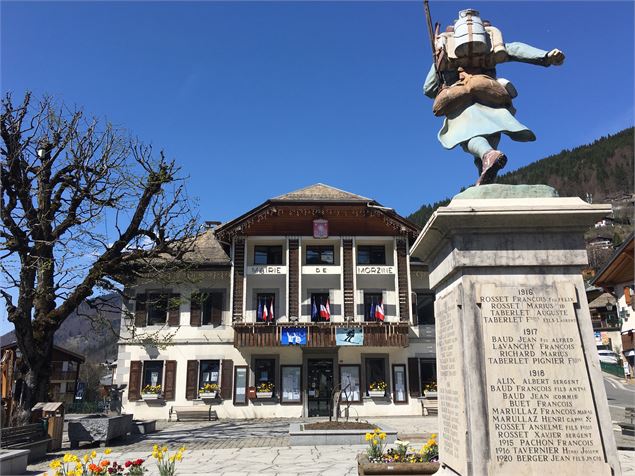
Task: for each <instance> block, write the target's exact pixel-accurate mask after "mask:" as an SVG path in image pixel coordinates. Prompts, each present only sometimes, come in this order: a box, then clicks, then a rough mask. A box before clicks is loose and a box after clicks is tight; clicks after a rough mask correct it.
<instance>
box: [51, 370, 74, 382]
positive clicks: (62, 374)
mask: <svg viewBox="0 0 635 476" xmlns="http://www.w3.org/2000/svg"><path fill="white" fill-rule="evenodd" d="M75 377H77V370H65V371H64V370H56V369H54V370H53V372H52V373H51V380H63V381H69V380H75Z"/></svg>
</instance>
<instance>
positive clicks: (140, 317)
mask: <svg viewBox="0 0 635 476" xmlns="http://www.w3.org/2000/svg"><path fill="white" fill-rule="evenodd" d="M135 300H136V304H135V310H134V325H135V327H145V325H146V319H147V317H148V313H147V310H146V294H145V293H141V294H137V296H136V298H135Z"/></svg>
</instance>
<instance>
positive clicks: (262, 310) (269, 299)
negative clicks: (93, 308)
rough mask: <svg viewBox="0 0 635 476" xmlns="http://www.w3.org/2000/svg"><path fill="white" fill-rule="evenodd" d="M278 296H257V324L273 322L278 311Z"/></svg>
mask: <svg viewBox="0 0 635 476" xmlns="http://www.w3.org/2000/svg"><path fill="white" fill-rule="evenodd" d="M275 302H276V295H275V294H274V293H258V294H257V295H256V303H257V304H256V322H273V321H275V320H276V317H277V316H278V313H277V311H276V306H275Z"/></svg>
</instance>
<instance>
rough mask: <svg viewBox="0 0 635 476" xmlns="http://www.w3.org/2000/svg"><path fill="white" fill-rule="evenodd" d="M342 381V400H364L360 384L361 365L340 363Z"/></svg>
mask: <svg viewBox="0 0 635 476" xmlns="http://www.w3.org/2000/svg"><path fill="white" fill-rule="evenodd" d="M340 383H341V386H342V401H344V402H361V401H362V396H361V393H360V384H359V365H340Z"/></svg>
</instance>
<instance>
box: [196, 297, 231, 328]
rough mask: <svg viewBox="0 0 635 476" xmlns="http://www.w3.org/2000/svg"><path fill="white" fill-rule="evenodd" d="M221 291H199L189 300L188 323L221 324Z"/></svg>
mask: <svg viewBox="0 0 635 476" xmlns="http://www.w3.org/2000/svg"><path fill="white" fill-rule="evenodd" d="M223 300H224V299H223V293H222V292H219V291H199V292H197V293H194V294H192V297H191V300H190V325H191V326H200V325H204V326H210V325H211V326H214V327H218V326H221V325H222V324H223Z"/></svg>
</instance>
